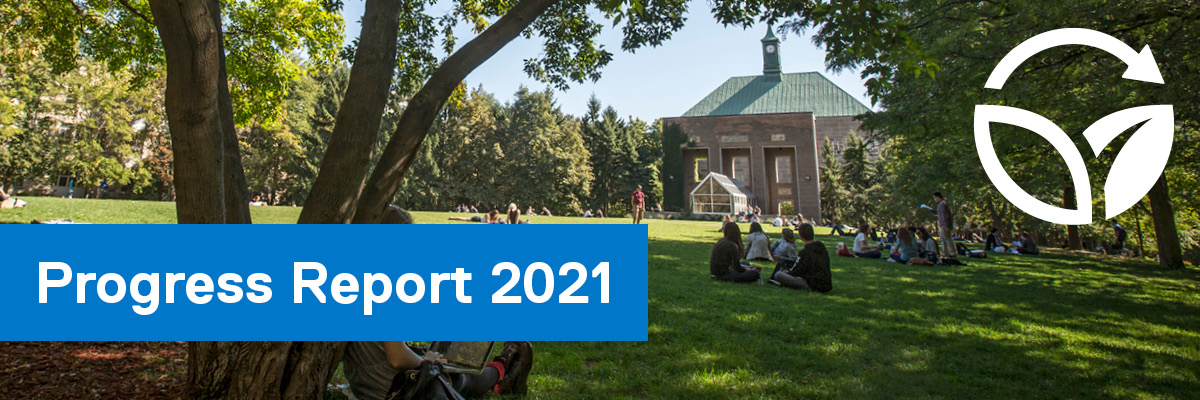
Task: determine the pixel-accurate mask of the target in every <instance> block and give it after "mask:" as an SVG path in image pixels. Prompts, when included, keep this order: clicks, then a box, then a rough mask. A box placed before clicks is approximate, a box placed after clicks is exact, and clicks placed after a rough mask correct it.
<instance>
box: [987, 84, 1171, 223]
mask: <svg viewBox="0 0 1200 400" xmlns="http://www.w3.org/2000/svg"><path fill="white" fill-rule="evenodd" d="M1114 115H1115V114H1114ZM1110 117H1111V115H1110ZM1107 118H1108V117H1105V118H1104V119H1107ZM1104 119H1101V121H1103V120H1104ZM1143 120H1145V119H1143ZM1101 121H1097V123H1096V124H1093V125H1092V126H1093V127H1095V126H1097V125H1100V124H1099V123H1100V122H1101ZM992 122H998V123H1002V124H1008V125H1013V126H1019V127H1022V128H1025V129H1028V130H1030V131H1032V132H1034V133H1036V134H1038V135H1039V136H1041V137H1042V138H1044V139H1046V141H1048V142H1050V145H1052V146H1054V149H1055V150H1057V151H1058V153H1059V154H1061V155H1062V157H1063V161H1065V162H1066V164H1067V170H1068V171H1069V172H1070V174H1071V183H1072V184H1073V185H1074V186H1075V194H1076V196H1075V198H1076V204H1075V207H1076V208H1075V209H1074V210H1070V209H1065V208H1061V207H1056V206H1053V205H1050V204H1046V203H1044V202H1042V201H1041V200H1038V199H1037V198H1035V197H1033V196H1032V195H1030V194H1029V193H1027V192H1025V190H1024V189H1021V187H1020V186H1019V185H1017V183H1016V182H1014V181H1013V180H1012V177H1011V176H1009V175H1008V171H1006V170H1005V169H1004V165H1002V164H1000V158H999V157H997V156H996V149H995V148H994V147H993V146H992V129H991V123H992ZM1126 128H1128V127H1126ZM1090 129H1091V128H1089V130H1090ZM1122 131H1123V130H1122ZM1097 132H1102V130H1099V129H1098V130H1097ZM1103 132H1106V131H1103ZM1120 132H1121V131H1118V134H1119V133H1120ZM1085 135H1086V133H1085ZM1100 136H1102V134H1100V133H1098V134H1097V137H1100ZM1114 137H1115V135H1114ZM1109 140H1110V141H1111V140H1112V138H1109ZM1131 142H1132V140H1131ZM1105 143H1107V141H1106V142H1105ZM1126 147H1128V145H1126ZM975 149H976V151H978V152H979V161H980V162H981V163H982V164H983V171H984V172H986V173H987V175H988V179H991V181H992V183H993V184H995V185H996V190H999V191H1000V194H1002V195H1004V197H1006V198H1008V200H1009V201H1010V202H1012V204H1013V205H1015V206H1017V208H1020V209H1021V210H1022V211H1025V212H1026V213H1029V215H1032V216H1034V217H1037V218H1040V219H1042V220H1045V221H1047V222H1052V223H1056V224H1064V225H1083V224H1088V223H1091V221H1092V206H1091V204H1092V187H1091V185H1090V184H1089V182H1088V175H1087V167H1086V166H1085V165H1084V163H1083V156H1082V155H1080V154H1079V149H1077V148H1076V147H1075V143H1074V142H1072V141H1071V138H1070V137H1068V136H1067V134H1066V133H1064V132H1063V131H1062V128H1059V127H1058V125H1055V124H1054V122H1051V121H1050V120H1048V119H1046V118H1045V117H1042V116H1041V115H1037V114H1034V113H1032V112H1029V111H1026V110H1022V109H1020V108H1013V107H1005V106H997V105H985V104H981V105H976V106H975ZM1123 153H1124V152H1122V154H1123ZM1114 164H1115V163H1114ZM1164 165H1165V164H1164ZM1115 169H1116V168H1114V170H1115ZM1155 175H1156V176H1157V173H1156V174H1155ZM1109 178H1110V181H1111V178H1112V176H1111V175H1110V176H1109ZM1151 183H1153V182H1151ZM1122 184H1124V183H1122ZM1106 190H1107V189H1106ZM1143 193H1144V192H1143ZM1139 198H1140V196H1139Z"/></svg>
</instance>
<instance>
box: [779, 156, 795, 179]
mask: <svg viewBox="0 0 1200 400" xmlns="http://www.w3.org/2000/svg"><path fill="white" fill-rule="evenodd" d="M775 183H792V158H791V157H787V156H778V157H775Z"/></svg>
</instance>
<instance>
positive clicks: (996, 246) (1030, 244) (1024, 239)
mask: <svg viewBox="0 0 1200 400" xmlns="http://www.w3.org/2000/svg"><path fill="white" fill-rule="evenodd" d="M983 248H985V249H987V250H991V251H994V252H997V253H1011V254H1026V255H1038V254H1041V250H1039V249H1038V245H1037V242H1036V241H1034V240H1033V237H1032V236H1030V235H1029V232H1021V234H1020V235H1018V236H1017V240H1013V242H1012V246H1009V245H1007V244H1004V241H1002V240H1000V233H999V230H998V229H996V228H992V231H991V232H990V233H988V235H987V239H986V240H985V241H984V243H983Z"/></svg>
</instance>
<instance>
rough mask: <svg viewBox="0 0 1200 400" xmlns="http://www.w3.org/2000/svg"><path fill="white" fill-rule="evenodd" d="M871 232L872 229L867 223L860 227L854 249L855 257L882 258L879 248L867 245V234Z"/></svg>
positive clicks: (855, 238)
mask: <svg viewBox="0 0 1200 400" xmlns="http://www.w3.org/2000/svg"><path fill="white" fill-rule="evenodd" d="M870 230H871V227H870V226H867V224H866V223H863V224H862V225H859V226H858V236H855V237H854V248H853V249H852V250H853V251H854V256H855V257H862V258H879V257H880V256H881V255H880V253H879V246H868V245H867V232H868V231H870Z"/></svg>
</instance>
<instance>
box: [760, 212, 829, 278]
mask: <svg viewBox="0 0 1200 400" xmlns="http://www.w3.org/2000/svg"><path fill="white" fill-rule="evenodd" d="M796 231H797V232H800V238H801V239H803V240H804V248H803V249H800V252H799V253H797V258H796V261H795V262H792V261H790V260H785V261H780V262H779V264H776V265H775V272H773V273H771V280H770V281H768V282H770V283H772V284H775V285H780V286H785V287H790V288H793V289H800V290H811V291H814V292H821V293H825V292H828V291H830V290H833V274H832V273H831V272H830V271H829V252H828V251H826V250H825V244H824V243H821V242H818V241H816V240H815V239H813V237H814V235H813V226H812V225H811V224H807V223H801V224H800V226H799V227H797V228H796ZM785 267H786V268H785Z"/></svg>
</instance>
